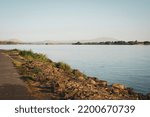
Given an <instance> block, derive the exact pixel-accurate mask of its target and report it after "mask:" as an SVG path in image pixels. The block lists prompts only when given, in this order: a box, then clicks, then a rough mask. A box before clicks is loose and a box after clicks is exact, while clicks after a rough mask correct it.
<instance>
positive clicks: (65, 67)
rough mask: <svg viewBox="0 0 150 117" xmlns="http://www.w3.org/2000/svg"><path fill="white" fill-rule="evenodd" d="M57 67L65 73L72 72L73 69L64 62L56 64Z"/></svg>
mask: <svg viewBox="0 0 150 117" xmlns="http://www.w3.org/2000/svg"><path fill="white" fill-rule="evenodd" d="M55 66H56V67H57V68H60V69H63V70H65V71H72V69H71V67H70V66H69V65H68V64H66V63H63V62H58V63H55Z"/></svg>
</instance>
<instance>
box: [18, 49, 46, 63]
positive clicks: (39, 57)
mask: <svg viewBox="0 0 150 117" xmlns="http://www.w3.org/2000/svg"><path fill="white" fill-rule="evenodd" d="M19 55H20V56H23V57H25V58H26V59H29V60H39V61H49V59H48V58H47V57H46V55H43V54H39V53H33V52H32V50H29V51H26V50H23V51H20V52H19Z"/></svg>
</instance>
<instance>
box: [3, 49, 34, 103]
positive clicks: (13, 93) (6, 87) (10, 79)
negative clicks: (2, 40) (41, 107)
mask: <svg viewBox="0 0 150 117" xmlns="http://www.w3.org/2000/svg"><path fill="white" fill-rule="evenodd" d="M0 99H2V100H3V99H4V100H5V99H6V100H17V99H20V100H25V99H32V97H31V96H29V93H28V90H27V88H26V85H25V83H24V82H23V81H22V80H20V79H19V74H18V73H17V71H16V69H15V68H14V66H13V64H12V61H11V59H10V58H9V57H8V56H6V55H5V54H3V53H2V52H1V50H0Z"/></svg>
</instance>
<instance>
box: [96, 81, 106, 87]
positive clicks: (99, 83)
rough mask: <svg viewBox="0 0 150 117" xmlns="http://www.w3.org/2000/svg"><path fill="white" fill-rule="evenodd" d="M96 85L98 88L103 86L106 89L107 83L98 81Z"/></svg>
mask: <svg viewBox="0 0 150 117" xmlns="http://www.w3.org/2000/svg"><path fill="white" fill-rule="evenodd" d="M98 85H99V86H104V87H106V86H107V81H104V80H99V81H98Z"/></svg>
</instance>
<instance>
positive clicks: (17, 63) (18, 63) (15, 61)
mask: <svg viewBox="0 0 150 117" xmlns="http://www.w3.org/2000/svg"><path fill="white" fill-rule="evenodd" d="M13 64H14V65H15V66H16V67H20V66H21V65H22V63H21V62H19V61H17V60H13Z"/></svg>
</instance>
